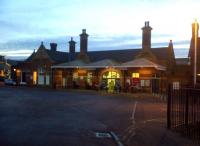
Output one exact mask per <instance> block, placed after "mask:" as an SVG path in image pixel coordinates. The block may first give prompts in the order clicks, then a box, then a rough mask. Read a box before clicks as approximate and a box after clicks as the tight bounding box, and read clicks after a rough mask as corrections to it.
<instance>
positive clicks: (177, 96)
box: [167, 85, 200, 144]
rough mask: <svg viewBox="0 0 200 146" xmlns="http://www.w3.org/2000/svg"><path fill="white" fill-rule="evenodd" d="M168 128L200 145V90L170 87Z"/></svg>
mask: <svg viewBox="0 0 200 146" xmlns="http://www.w3.org/2000/svg"><path fill="white" fill-rule="evenodd" d="M167 127H168V129H171V130H172V131H175V132H178V133H180V134H182V135H184V136H187V137H188V138H190V139H192V140H194V141H195V142H197V143H199V144H200V89H193V88H184V87H182V88H180V89H178V88H173V87H172V86H171V85H169V87H168V105H167Z"/></svg>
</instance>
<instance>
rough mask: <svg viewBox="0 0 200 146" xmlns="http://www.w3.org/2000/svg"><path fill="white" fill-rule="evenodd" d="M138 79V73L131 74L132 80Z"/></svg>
mask: <svg viewBox="0 0 200 146" xmlns="http://www.w3.org/2000/svg"><path fill="white" fill-rule="evenodd" d="M139 77H140V74H139V73H135V72H134V73H132V78H139Z"/></svg>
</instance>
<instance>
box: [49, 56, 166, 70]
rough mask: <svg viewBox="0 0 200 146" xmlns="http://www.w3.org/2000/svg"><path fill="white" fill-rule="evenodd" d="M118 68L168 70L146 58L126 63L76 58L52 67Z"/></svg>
mask: <svg viewBox="0 0 200 146" xmlns="http://www.w3.org/2000/svg"><path fill="white" fill-rule="evenodd" d="M109 67H113V68H118V69H122V70H124V69H127V68H136V67H137V68H138V67H147V68H155V69H157V70H163V71H164V70H166V67H164V66H162V65H159V64H156V63H154V62H152V61H149V60H147V59H145V58H139V59H135V60H132V61H129V62H125V63H122V64H121V63H119V62H116V61H114V60H112V59H104V60H100V61H97V62H92V63H85V62H84V61H82V60H75V61H71V62H66V63H62V64H58V65H54V66H52V67H51V68H85V69H96V68H109Z"/></svg>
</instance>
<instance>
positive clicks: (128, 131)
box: [122, 101, 138, 142]
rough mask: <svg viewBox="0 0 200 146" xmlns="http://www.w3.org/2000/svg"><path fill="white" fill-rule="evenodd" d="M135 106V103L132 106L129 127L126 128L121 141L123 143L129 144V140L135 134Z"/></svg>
mask: <svg viewBox="0 0 200 146" xmlns="http://www.w3.org/2000/svg"><path fill="white" fill-rule="evenodd" d="M137 104H138V102H137V101H136V102H135V104H134V106H133V111H132V115H131V118H130V120H131V125H130V126H129V127H128V128H126V129H125V134H124V136H123V137H122V139H123V140H124V141H127V142H129V141H130V140H131V138H132V137H133V136H135V135H136V132H135V129H136V126H135V112H136V108H137Z"/></svg>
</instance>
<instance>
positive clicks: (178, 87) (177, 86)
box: [173, 82, 180, 90]
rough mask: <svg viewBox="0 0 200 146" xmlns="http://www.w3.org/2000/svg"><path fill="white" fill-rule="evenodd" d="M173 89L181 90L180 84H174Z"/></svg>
mask: <svg viewBox="0 0 200 146" xmlns="http://www.w3.org/2000/svg"><path fill="white" fill-rule="evenodd" d="M173 89H174V90H179V89H180V84H179V82H173Z"/></svg>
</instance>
